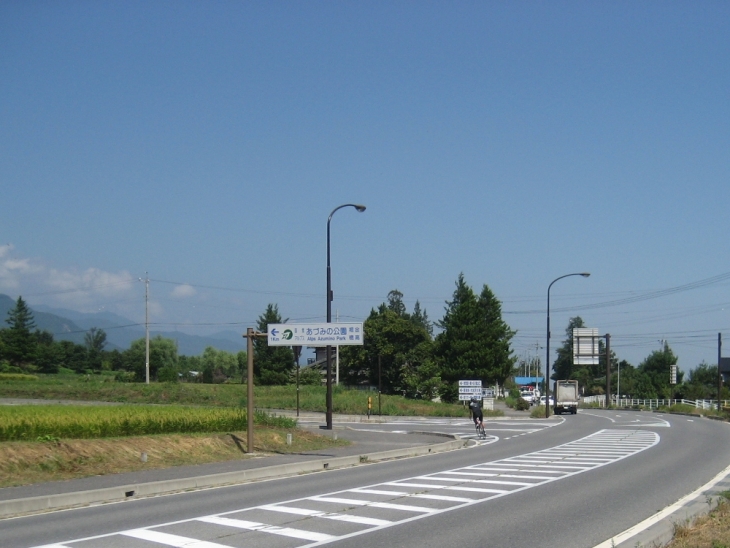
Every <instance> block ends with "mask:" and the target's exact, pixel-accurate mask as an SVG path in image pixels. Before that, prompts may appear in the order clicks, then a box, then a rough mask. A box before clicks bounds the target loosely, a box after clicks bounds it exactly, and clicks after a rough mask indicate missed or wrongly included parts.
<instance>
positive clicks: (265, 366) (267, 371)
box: [253, 304, 294, 385]
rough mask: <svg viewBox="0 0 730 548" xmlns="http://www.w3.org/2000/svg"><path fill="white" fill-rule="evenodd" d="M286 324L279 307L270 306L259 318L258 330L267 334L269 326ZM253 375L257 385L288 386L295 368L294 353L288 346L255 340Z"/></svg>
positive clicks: (261, 339)
mask: <svg viewBox="0 0 730 548" xmlns="http://www.w3.org/2000/svg"><path fill="white" fill-rule="evenodd" d="M272 323H286V320H284V321H282V319H281V314H280V313H279V306H278V305H275V304H269V305H268V306H267V307H266V311H265V312H264V313H263V314H261V316H259V319H258V323H257V325H256V328H257V329H258V330H259V331H260V332H262V333H267V332H268V330H269V324H272ZM253 351H254V358H253V373H254V377H255V379H256V380H255V382H256V384H260V385H282V384H287V383H288V382H289V380H290V378H291V372H292V370H293V368H294V353H293V352H292V350H291V348H289V347H286V346H269V345H268V342H267V340H266V339H263V338H258V337H257V338H255V339H254V343H253Z"/></svg>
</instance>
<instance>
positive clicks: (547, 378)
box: [545, 272, 591, 419]
mask: <svg viewBox="0 0 730 548" xmlns="http://www.w3.org/2000/svg"><path fill="white" fill-rule="evenodd" d="M590 275H591V273H590V272H574V273H573V274H565V275H563V276H560V277H558V278H555V279H554V280H553V281H552V282H550V285H549V286H548V290H547V345H546V346H547V355H546V358H545V418H546V419H547V418H548V417H549V416H550V288H551V287H552V286H553V284H554V283H555V282H557V281H558V280H562V279H563V278H567V277H569V276H583V277H584V278H587V277H588V276H590ZM555 398H556V401H555V403H556V404H557V394H556V395H555Z"/></svg>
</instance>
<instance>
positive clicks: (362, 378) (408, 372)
mask: <svg viewBox="0 0 730 548" xmlns="http://www.w3.org/2000/svg"><path fill="white" fill-rule="evenodd" d="M402 298H403V294H402V293H401V292H400V291H398V290H393V291H391V292H390V293H388V300H387V302H386V303H383V304H381V305H380V306H379V307H378V309H377V310H375V309H372V310H371V311H370V315H369V316H368V318H367V319H366V320H365V323H364V325H363V329H364V331H365V333H364V341H363V342H364V344H363V345H362V346H346V347H344V348H341V349H340V377H341V379H343V382H344V383H345V384H347V385H350V386H358V385H363V384H370V385H372V386H378V385H381V386H382V388H383V392H385V393H404V392H405V393H406V394H414V393H416V392H420V391H421V390H420V388H419V386H424V389H425V386H426V385H425V384H424V383H425V382H426V380H431V379H432V377H433V372H431V373H430V374H429V373H428V372H427V370H426V369H424V370H423V371H421V368H422V367H424V366H426V367H428V366H429V364H428V363H427V360H431V359H432V341H431V336H430V335H429V334H428V332H427V331H426V329H425V328H424V327H423V326H422V325H420V324H418V323H417V322H414V321H412V316H411V315H410V314H408V313H407V312H406V308H405V305H404V304H403V300H402ZM379 370H380V376H378V372H379ZM437 382H440V380H439V381H437ZM429 392H430V391H429Z"/></svg>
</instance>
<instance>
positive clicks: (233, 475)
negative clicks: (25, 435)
mask: <svg viewBox="0 0 730 548" xmlns="http://www.w3.org/2000/svg"><path fill="white" fill-rule="evenodd" d="M452 437H453V438H456V439H452V440H451V441H448V442H445V443H438V444H435V445H423V446H417V447H409V448H405V449H393V450H390V451H381V452H378V453H367V454H363V455H353V456H347V457H335V458H330V459H314V460H308V461H305V462H297V463H290V464H277V465H275V466H266V467H262V468H252V469H250V470H240V471H236V472H225V473H222V474H210V475H207V476H198V477H191V478H181V479H174V480H164V481H155V482H150V483H141V484H137V485H122V486H118V487H107V488H103V489H93V490H89V491H77V492H74V493H60V494H56V495H46V496H40V497H29V498H23V499H14V500H5V501H0V518H7V517H11V516H18V515H23V514H33V513H39V512H47V511H51V510H60V509H65V508H74V507H82V506H88V505H91V504H103V503H110V502H119V501H123V500H130V499H137V498H143V497H151V496H155V495H162V494H171V493H177V492H182V491H192V490H196V489H206V488H211V487H222V486H226V485H237V484H241V483H247V482H250V481H257V480H262V479H271V478H275V477H286V476H295V475H300V474H310V473H313V472H322V471H325V470H335V469H337V468H347V467H350V466H357V465H360V464H372V463H376V462H382V461H387V460H394V459H400V458H407V457H420V456H424V455H429V454H434V453H443V452H446V451H453V450H455V449H461V448H463V447H466V446H467V445H468V444H469V442H468V440H462V439H461V438H458V437H457V436H452Z"/></svg>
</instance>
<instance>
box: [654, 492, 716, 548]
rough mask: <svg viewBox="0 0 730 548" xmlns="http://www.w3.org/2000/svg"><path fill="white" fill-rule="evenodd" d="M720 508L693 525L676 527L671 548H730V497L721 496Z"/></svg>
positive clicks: (698, 519) (670, 544) (700, 518)
mask: <svg viewBox="0 0 730 548" xmlns="http://www.w3.org/2000/svg"><path fill="white" fill-rule="evenodd" d="M721 496H722V498H721V499H720V502H719V504H718V506H717V507H716V508H715V509H714V510H713V511H712V512H710V513H709V514H708V515H706V516H702V517H699V518H697V519H696V520H695V521H694V522H693V523H692V524H691V525H686V526H685V525H676V526H675V528H674V539H673V540H672V541H671V542H670V543H669V544H667V547H669V548H728V547H730V502H728V498H729V497H730V493H729V492H725V493H722V494H721Z"/></svg>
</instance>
